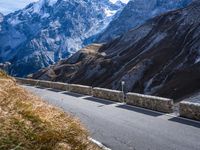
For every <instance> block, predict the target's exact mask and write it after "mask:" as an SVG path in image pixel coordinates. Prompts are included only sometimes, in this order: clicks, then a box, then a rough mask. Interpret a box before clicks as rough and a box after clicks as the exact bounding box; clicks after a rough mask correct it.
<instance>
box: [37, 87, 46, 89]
mask: <svg viewBox="0 0 200 150" xmlns="http://www.w3.org/2000/svg"><path fill="white" fill-rule="evenodd" d="M36 88H38V89H46V88H45V87H41V86H36Z"/></svg>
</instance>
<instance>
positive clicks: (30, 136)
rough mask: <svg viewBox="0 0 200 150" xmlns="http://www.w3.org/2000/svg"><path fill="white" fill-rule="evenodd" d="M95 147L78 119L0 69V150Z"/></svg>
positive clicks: (68, 149) (54, 149) (80, 148)
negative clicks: (46, 101)
mask: <svg viewBox="0 0 200 150" xmlns="http://www.w3.org/2000/svg"><path fill="white" fill-rule="evenodd" d="M11 149H12V150H40V149H41V150H42V149H43V150H89V149H91V150H95V149H98V148H97V147H96V146H94V145H93V144H91V143H90V141H89V140H88V133H87V131H86V130H85V129H84V128H83V127H82V125H81V124H80V122H79V121H78V120H77V119H75V118H73V117H71V116H70V115H68V114H66V113H64V112H62V111H61V110H59V109H58V108H55V107H53V106H50V105H48V104H46V103H45V102H43V101H42V100H41V99H40V98H38V97H36V96H34V95H33V94H31V93H29V92H27V91H26V90H24V89H23V88H21V87H19V86H18V85H17V84H16V82H15V80H14V79H12V78H11V77H9V76H7V75H6V74H5V73H3V72H2V71H0V150H11Z"/></svg>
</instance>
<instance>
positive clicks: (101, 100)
mask: <svg viewBox="0 0 200 150" xmlns="http://www.w3.org/2000/svg"><path fill="white" fill-rule="evenodd" d="M83 99H85V100H89V101H93V102H97V103H101V104H104V105H111V104H114V102H111V101H107V100H104V99H100V98H96V97H86V98H83Z"/></svg>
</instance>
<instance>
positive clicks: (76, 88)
mask: <svg viewBox="0 0 200 150" xmlns="http://www.w3.org/2000/svg"><path fill="white" fill-rule="evenodd" d="M68 90H69V91H70V92H74V93H79V94H85V95H92V87H91V86H84V85H78V84H69V89H68Z"/></svg>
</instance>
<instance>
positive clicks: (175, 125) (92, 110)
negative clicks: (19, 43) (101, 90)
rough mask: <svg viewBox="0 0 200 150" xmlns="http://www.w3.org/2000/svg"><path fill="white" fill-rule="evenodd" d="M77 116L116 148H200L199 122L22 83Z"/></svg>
mask: <svg viewBox="0 0 200 150" xmlns="http://www.w3.org/2000/svg"><path fill="white" fill-rule="evenodd" d="M23 87H25V88H26V89H27V90H29V91H31V92H32V93H34V94H36V95H38V96H41V97H42V98H43V99H44V100H45V101H47V102H48V103H50V104H52V105H54V106H57V107H60V108H62V109H63V110H64V111H65V112H68V113H71V114H72V115H73V116H75V117H78V118H79V119H80V120H81V122H82V123H83V124H84V125H85V126H86V128H87V129H88V130H89V131H90V133H91V137H92V138H94V139H96V140H98V141H99V142H101V143H102V144H104V145H105V146H107V147H108V148H110V149H113V150H200V122H195V121H190V120H187V119H182V118H178V117H174V116H171V115H168V114H162V113H158V112H154V111H150V110H146V109H142V108H138V107H133V106H128V105H125V104H122V103H115V102H111V101H107V100H102V99H97V98H94V97H91V96H85V95H79V94H75V93H70V92H65V91H57V90H54V89H43V88H39V87H37V88H36V87H31V86H25V85H24V86H23Z"/></svg>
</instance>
